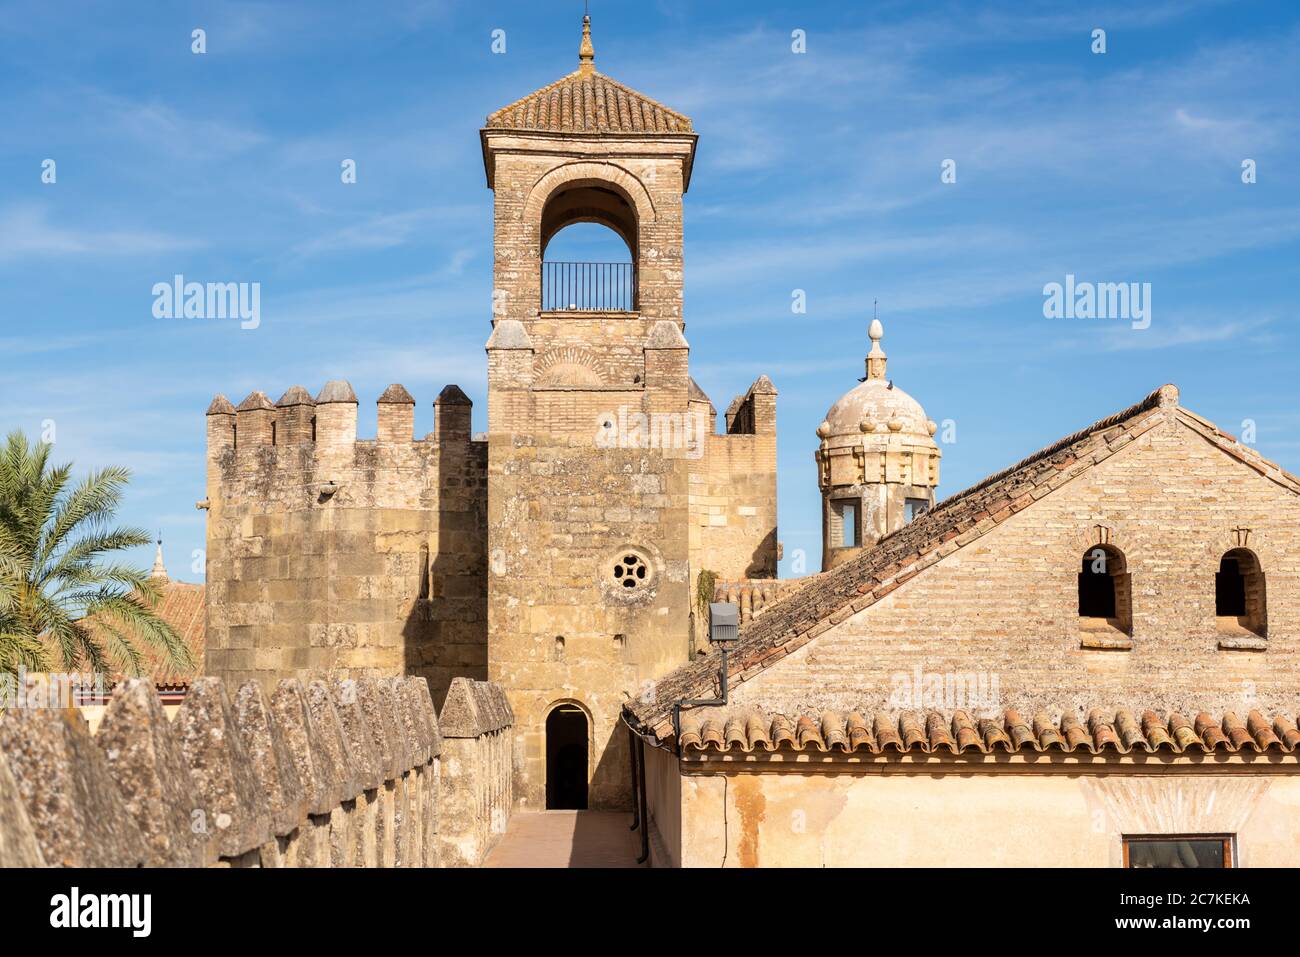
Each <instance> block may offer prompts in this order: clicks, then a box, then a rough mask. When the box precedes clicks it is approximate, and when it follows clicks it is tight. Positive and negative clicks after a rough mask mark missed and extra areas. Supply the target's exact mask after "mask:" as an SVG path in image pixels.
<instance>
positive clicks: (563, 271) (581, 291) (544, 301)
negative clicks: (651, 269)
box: [541, 184, 637, 312]
mask: <svg viewBox="0 0 1300 957" xmlns="http://www.w3.org/2000/svg"><path fill="white" fill-rule="evenodd" d="M541 225H542V230H541V239H542V274H541V310H542V311H543V312H632V311H634V310H635V309H636V308H637V296H636V293H637V282H636V280H637V268H636V258H637V257H636V250H637V218H636V211H635V210H634V209H633V208H632V204H631V203H630V202H628V200H627V198H626V197H624V196H623V195H622V194H621V193H620V192H617V191H616V190H614V189H612V188H610V187H608V186H604V185H599V184H580V185H573V186H571V187H569V188H566V189H563V190H561V191H560V192H557V193H556V194H555V195H553V196H552V197H551V198H550V199H549V200H548V201H547V203H546V207H545V209H544V210H543V211H542V224H541Z"/></svg>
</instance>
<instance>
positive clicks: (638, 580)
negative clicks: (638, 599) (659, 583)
mask: <svg viewBox="0 0 1300 957" xmlns="http://www.w3.org/2000/svg"><path fill="white" fill-rule="evenodd" d="M613 575H614V584H615V585H617V586H618V587H619V588H624V589H626V590H628V591H632V590H633V589H636V588H642V587H644V586H645V585H647V584H648V583H649V581H650V563H649V562H648V561H646V559H645V556H643V555H641V554H640V553H638V552H634V551H631V550H627V551H622V552H619V554H618V557H617V558H616V559H615V560H614V570H613Z"/></svg>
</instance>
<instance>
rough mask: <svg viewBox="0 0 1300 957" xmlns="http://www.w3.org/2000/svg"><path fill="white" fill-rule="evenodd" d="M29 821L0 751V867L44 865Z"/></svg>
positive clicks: (16, 784)
mask: <svg viewBox="0 0 1300 957" xmlns="http://www.w3.org/2000/svg"><path fill="white" fill-rule="evenodd" d="M44 866H45V860H44V858H42V857H41V847H40V844H39V843H37V841H36V832H35V831H33V830H32V822H31V821H29V820H27V809H26V808H25V807H23V798H22V794H21V793H19V790H18V782H17V781H15V780H14V776H13V774H12V773H11V772H10V770H9V762H8V761H6V760H5V756H4V752H2V751H0V867H44Z"/></svg>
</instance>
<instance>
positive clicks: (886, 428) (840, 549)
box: [816, 319, 941, 569]
mask: <svg viewBox="0 0 1300 957" xmlns="http://www.w3.org/2000/svg"><path fill="white" fill-rule="evenodd" d="M868 335H869V337H870V339H871V351H870V352H868V353H867V356H866V377H865V378H864V379H862V380H861V381H860V382H859V383H858V384H857V385H856V386H855V387H854V388H852V389H850V390H849V391H848V392H846V393H845V394H844V395H842V396H841V397H840V398H839V399H838V400H837V401H836V402H835V404H834V405H832V406H831V408H830V410H829V411H828V412H827V413H826V417H825V419H824V421H823V422H822V423H821V425H820V426H819V427H818V428H817V437H818V440H819V448H818V450H817V455H816V457H817V466H818V467H817V476H818V484H819V486H820V488H821V493H822V567H823V569H829V568H832V567H834V566H835V565H838V564H840V563H841V562H843V561H846V560H847V559H849V558H851V557H852V556H853V555H856V554H858V553H859V552H860V551H862V549H864V548H869V547H871V546H872V545H874V544H875V543H876V542H878V541H879V540H880V539H881V538H883V537H884V536H886V535H888V534H890V533H891V532H894V531H897V530H898V529H899V528H902V527H903V526H904V525H905V524H907V522H909V521H911V520H912V518H914V517H915V516H916V515H919V514H920V513H921V512H923V511H924V510H925V509H928V508H929V507H930V506H931V505H933V504H934V490H935V487H936V486H938V484H939V458H940V455H941V453H940V451H939V447H938V446H937V445H936V444H935V441H934V433H935V432H936V431H937V426H936V425H935V423H934V422H933V421H931V420H930V418H929V417H928V416H927V415H926V413H925V409H923V408H922V407H921V404H920V403H919V402H917V401H916V400H915V399H914V398H912V397H911V396H910V395H908V394H907V393H906V392H904V391H903V390H902V389H900V388H898V387H897V386H895V385H894V383H893V382H892V381H890V380H889V379H887V378H886V377H885V368H886V356H885V350H884V348H883V347H882V346H881V340H882V339H883V338H884V335H885V330H884V326H883V325H882V324H881V322H880V320H879V319H873V320H872V321H871V325H870V327H869V329H868Z"/></svg>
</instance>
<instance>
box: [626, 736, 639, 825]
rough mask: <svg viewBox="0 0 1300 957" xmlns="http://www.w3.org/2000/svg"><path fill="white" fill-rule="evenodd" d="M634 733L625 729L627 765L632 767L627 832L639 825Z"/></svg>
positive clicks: (635, 738)
mask: <svg viewBox="0 0 1300 957" xmlns="http://www.w3.org/2000/svg"><path fill="white" fill-rule="evenodd" d="M637 740H638V739H637V736H636V732H635V731H633V730H632V729H631V727H629V728H628V729H627V745H628V756H627V757H628V764H630V765H631V766H632V826H631V827H629V828H628V830H629V831H635V830H636V829H637V828H638V827H640V825H641V798H640V794H641V789H640V788H639V787H638V786H637V773H636V742H637Z"/></svg>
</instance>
